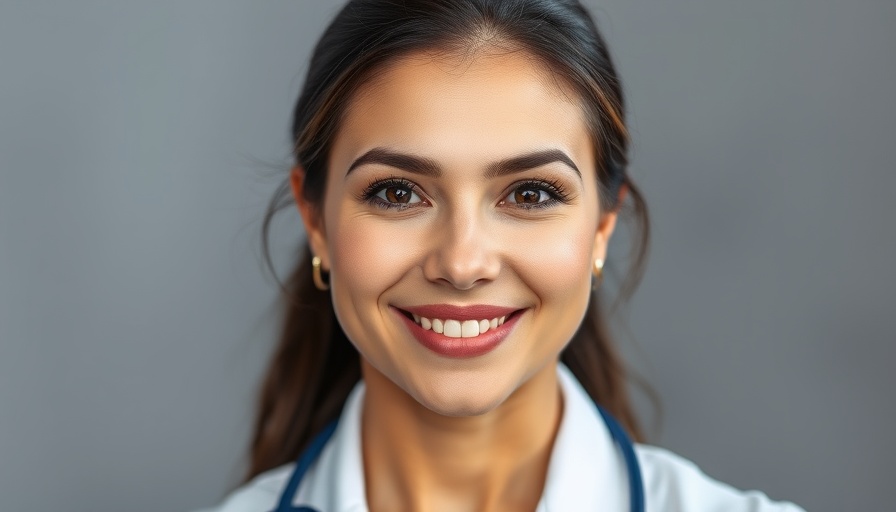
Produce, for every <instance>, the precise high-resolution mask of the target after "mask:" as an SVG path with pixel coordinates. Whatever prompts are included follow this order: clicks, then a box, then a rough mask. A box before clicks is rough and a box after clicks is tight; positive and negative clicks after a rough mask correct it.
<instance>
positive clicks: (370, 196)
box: [358, 175, 429, 210]
mask: <svg viewBox="0 0 896 512" xmlns="http://www.w3.org/2000/svg"><path fill="white" fill-rule="evenodd" d="M389 187H401V188H405V189H407V190H409V191H410V192H411V193H413V194H417V196H419V197H420V201H418V202H415V203H391V202H388V201H383V200H382V198H380V197H379V193H380V192H382V191H383V190H384V189H386V188H389ZM358 200H360V201H363V202H366V203H369V204H373V205H375V206H379V207H382V208H388V209H397V210H406V209H408V208H416V207H418V206H424V205H427V204H429V199H427V198H426V194H424V193H423V190H422V189H421V188H420V186H419V185H417V184H416V183H414V182H413V181H411V180H409V179H407V178H403V177H401V176H394V175H393V176H389V177H387V178H379V179H374V180H373V181H371V182H370V184H368V185H367V186H366V187H365V188H364V190H362V191H361V193H360V194H358Z"/></svg>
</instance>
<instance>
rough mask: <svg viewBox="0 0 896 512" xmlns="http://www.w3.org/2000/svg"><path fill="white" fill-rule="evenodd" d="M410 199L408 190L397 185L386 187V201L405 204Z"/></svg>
mask: <svg viewBox="0 0 896 512" xmlns="http://www.w3.org/2000/svg"><path fill="white" fill-rule="evenodd" d="M410 200H411V191H410V190H407V189H404V188H398V187H389V188H387V189H386V201H389V202H390V203H402V204H407V202H408V201H410Z"/></svg>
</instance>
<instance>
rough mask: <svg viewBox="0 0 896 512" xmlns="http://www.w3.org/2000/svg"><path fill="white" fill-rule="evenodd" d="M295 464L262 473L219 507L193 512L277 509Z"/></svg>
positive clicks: (254, 511)
mask: <svg viewBox="0 0 896 512" xmlns="http://www.w3.org/2000/svg"><path fill="white" fill-rule="evenodd" d="M294 465H295V464H287V465H284V466H280V467H278V468H274V469H272V470H270V471H267V472H265V473H262V474H260V475H258V476H257V477H255V478H254V479H252V481H250V482H249V483H247V484H245V485H243V486H242V487H240V488H239V489H236V490H235V491H233V492H232V493H231V494H230V495H228V496H227V497H226V498H225V499H224V501H223V502H221V504H220V505H218V506H216V507H213V508H208V509H203V510H197V511H195V512H270V511H271V510H274V509H275V508H277V502H278V500H279V499H280V493H281V492H283V488H284V487H286V482H287V480H289V476H290V474H292V468H293V466H294Z"/></svg>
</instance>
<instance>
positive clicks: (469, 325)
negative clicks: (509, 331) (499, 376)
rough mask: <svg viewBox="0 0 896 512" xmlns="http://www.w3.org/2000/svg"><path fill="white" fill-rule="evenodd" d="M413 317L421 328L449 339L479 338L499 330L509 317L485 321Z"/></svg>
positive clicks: (414, 315)
mask: <svg viewBox="0 0 896 512" xmlns="http://www.w3.org/2000/svg"><path fill="white" fill-rule="evenodd" d="M412 315H413V317H414V322H416V323H417V325H419V326H420V327H423V328H424V329H426V330H429V329H432V330H433V331H435V332H437V333H439V334H444V335H445V336H448V337H449V338H472V337H474V336H479V335H480V334H482V333H484V332H487V331H490V330H492V329H497V328H498V326H499V325H503V324H504V320H506V319H507V316H502V317H498V318H492V319H484V320H454V319H450V318H449V319H446V320H442V319H439V318H432V319H430V318H426V317H423V316H420V315H417V314H414V313H412Z"/></svg>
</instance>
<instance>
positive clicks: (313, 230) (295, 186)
mask: <svg viewBox="0 0 896 512" xmlns="http://www.w3.org/2000/svg"><path fill="white" fill-rule="evenodd" d="M289 186H290V188H291V189H292V195H293V199H295V202H296V206H297V207H298V209H299V213H300V214H301V216H302V223H303V224H304V226H305V234H306V235H307V237H308V245H310V246H311V253H312V254H313V255H314V256H318V257H319V258H320V259H321V266H322V267H323V269H324V270H325V271H326V270H329V268H330V257H329V254H328V253H327V250H326V249H327V238H326V234H325V232H324V229H323V219H322V215H321V211H320V208H319V206H318V205H316V204H313V203H311V202H309V201H308V200H307V199H306V198H305V193H304V192H305V190H304V189H305V169H303V168H302V167H299V166H296V167H293V168H292V170H291V171H290V173H289Z"/></svg>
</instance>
